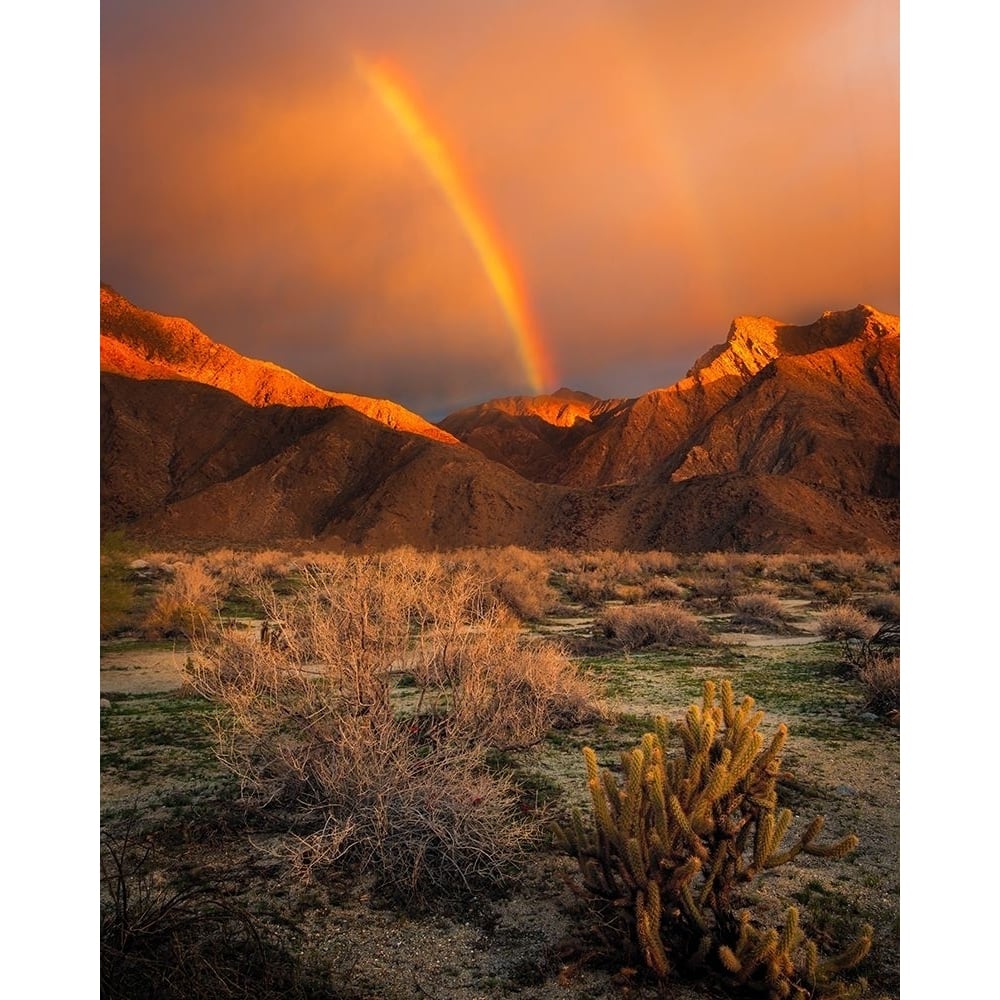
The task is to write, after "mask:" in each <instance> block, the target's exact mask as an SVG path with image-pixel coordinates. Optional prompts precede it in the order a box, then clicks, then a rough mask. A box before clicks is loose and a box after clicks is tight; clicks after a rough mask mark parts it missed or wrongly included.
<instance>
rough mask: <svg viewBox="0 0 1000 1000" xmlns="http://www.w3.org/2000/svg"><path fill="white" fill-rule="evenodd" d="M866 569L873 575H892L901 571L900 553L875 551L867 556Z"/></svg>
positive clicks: (886, 550)
mask: <svg viewBox="0 0 1000 1000" xmlns="http://www.w3.org/2000/svg"><path fill="white" fill-rule="evenodd" d="M865 569H867V570H868V571H869V572H871V573H885V574H888V573H892V571H893V570H897V569H899V553H898V552H892V551H890V550H888V549H875V550H873V551H872V552H868V553H866V555H865Z"/></svg>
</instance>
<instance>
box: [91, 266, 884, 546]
mask: <svg viewBox="0 0 1000 1000" xmlns="http://www.w3.org/2000/svg"><path fill="white" fill-rule="evenodd" d="M899 394H900V389H899V319H898V317H895V316H891V315H888V314H885V313H882V312H879V311H878V310H876V309H874V308H872V307H871V306H866V305H859V306H857V307H856V308H854V309H850V310H846V311H842V312H826V313H824V314H823V315H822V316H821V317H819V318H818V319H817V320H816V321H815V322H813V323H811V324H809V325H806V326H794V325H790V324H786V323H781V322H779V321H777V320H774V319H769V318H766V317H749V316H741V317H738V318H737V319H735V320H733V322H732V324H731V326H730V329H729V333H728V336H727V337H726V340H725V342H724V343H721V344H718V345H717V346H714V347H712V348H711V349H710V350H708V351H706V352H705V353H704V354H703V355H702V356H701V357H700V358H699V359H698V360H697V361H696V362H695V363H694V365H693V366H692V368H691V370H690V371H689V372H688V375H687V377H685V378H684V379H682V380H681V381H679V382H677V383H676V384H675V385H672V386H669V387H667V388H662V389H654V390H653V391H651V392H647V393H644V394H643V395H640V396H638V397H636V398H632V399H610V400H605V399H598V398H596V397H594V396H591V395H588V394H587V393H585V392H580V391H575V390H570V389H560V390H559V391H558V392H555V393H553V394H551V395H544V396H536V397H524V396H515V397H507V398H502V399H494V400H490V401H488V402H485V403H482V404H481V405H478V406H474V407H470V408H467V409H463V410H460V411H458V412H456V413H452V414H451V415H449V416H447V417H446V418H445V419H444V420H442V421H440V423H438V424H436V425H435V424H432V423H430V422H428V421H426V420H424V419H423V418H422V417H420V416H418V415H417V414H414V413H410V412H409V411H407V410H406V409H404V408H403V407H402V406H399V405H398V404H396V403H393V402H390V401H387V400H379V399H371V398H368V397H364V396H358V395H353V394H348V393H342V392H330V391H327V390H324V389H321V388H319V387H317V386H314V385H312V384H310V383H309V382H307V381H305V380H304V379H302V378H300V377H298V376H297V375H295V374H293V373H292V372H289V371H286V370H285V369H283V368H280V367H278V366H277V365H274V364H271V363H270V362H266V361H257V360H253V359H250V358H245V357H242V356H241V355H239V354H238V353H237V352H235V351H233V350H231V349H230V348H228V347H225V346H223V345H221V344H217V343H215V342H214V341H212V340H211V339H210V338H209V337H207V336H206V335H205V334H204V333H202V332H201V331H200V330H198V329H197V328H196V327H195V326H194V325H192V324H191V323H190V322H188V321H187V320H183V319H178V318H174V317H167V316H161V315H159V314H157V313H153V312H149V311H147V310H143V309H140V308H138V307H136V306H135V305H133V304H132V303H131V302H129V301H128V300H127V299H125V298H124V297H123V296H121V295H119V294H118V293H116V292H115V291H114V290H113V289H111V288H110V287H108V286H106V285H102V287H101V528H102V532H103V531H107V530H111V529H115V528H123V529H125V530H126V531H127V532H128V533H130V534H132V535H135V536H139V537H144V538H147V539H150V540H153V539H155V540H157V541H160V542H163V543H164V544H166V543H174V544H199V545H204V544H229V545H264V544H266V545H280V544H296V545H301V544H306V545H310V546H315V547H329V548H338V549H345V550H357V549H384V548H389V547H392V546H396V545H403V544H409V545H413V546H415V547H417V548H453V547H463V546H497V545H509V544H512V545H522V546H526V547H530V548H546V547H566V548H574V549H602V548H615V549H635V550H640V549H653V548H658V549H671V550H674V551H708V550H714V549H736V550H741V551H761V552H776V551H789V550H799V551H832V550H836V549H850V550H862V549H867V548H893V549H894V548H896V546H897V545H898V530H899Z"/></svg>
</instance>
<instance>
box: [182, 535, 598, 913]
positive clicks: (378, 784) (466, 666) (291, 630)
mask: <svg viewBox="0 0 1000 1000" xmlns="http://www.w3.org/2000/svg"><path fill="white" fill-rule="evenodd" d="M257 593H258V596H259V600H260V601H261V603H262V605H263V606H264V607H265V609H266V610H267V614H268V616H269V618H270V620H271V621H272V623H273V629H272V631H271V632H270V636H269V641H267V642H262V641H261V640H260V639H259V637H258V636H256V635H254V634H248V633H246V632H238V631H224V630H222V631H218V632H216V633H215V634H214V635H206V636H205V637H204V638H203V639H202V640H201V641H200V642H199V643H198V644H197V647H196V652H195V656H194V657H193V658H192V668H191V670H192V682H193V683H194V685H195V686H196V687H197V688H198V689H199V690H200V691H202V692H203V693H204V694H206V695H207V696H208V697H211V698H212V699H214V700H216V701H217V702H218V703H219V704H220V705H221V706H222V708H223V711H221V712H220V713H219V715H218V721H217V748H218V754H219V757H220V759H221V760H222V762H223V763H224V764H225V765H226V766H227V767H228V768H230V770H232V771H233V772H234V773H235V774H236V775H237V776H238V777H239V779H240V782H241V786H242V788H243V790H244V793H245V794H247V795H249V796H252V797H255V798H257V799H259V800H262V801H265V802H266V801H273V800H279V801H282V802H284V803H286V804H287V805H289V806H291V807H295V808H298V809H302V808H306V809H307V810H308V813H309V815H311V816H312V817H313V818H314V819H315V825H316V828H317V829H316V832H315V833H314V834H313V835H311V836H310V837H307V838H306V839H305V840H304V841H303V843H302V844H301V845H300V847H301V851H300V858H301V860H302V863H303V864H304V865H306V866H307V867H308V866H309V865H311V864H319V863H327V862H334V861H338V860H339V861H340V862H341V863H343V864H348V865H352V866H357V867H359V868H361V869H364V870H371V871H374V872H377V873H378V875H379V877H380V879H381V880H382V881H383V882H384V884H385V885H386V887H387V888H389V889H391V890H392V891H393V892H396V893H399V894H401V895H405V896H415V895H416V896H419V895H423V894H425V893H436V892H438V891H441V890H444V889H451V890H459V889H461V888H463V887H471V886H473V885H478V884H486V883H489V882H491V881H495V880H499V879H500V878H501V877H502V874H503V873H504V872H506V871H507V870H508V869H509V867H510V865H511V864H512V863H513V862H514V860H515V859H516V855H517V852H518V851H519V850H520V848H521V847H522V846H523V845H524V843H525V841H526V838H527V837H528V836H529V833H528V830H527V828H526V827H524V825H523V824H522V823H520V821H519V820H518V818H517V817H516V815H515V813H514V811H513V810H514V800H513V796H512V793H511V789H510V787H509V785H508V784H507V783H506V782H504V781H503V780H500V779H497V778H496V777H495V776H491V775H489V774H488V773H487V772H486V771H485V769H484V768H483V766H482V755H483V753H485V752H486V751H487V750H488V749H490V748H491V747H500V746H502V747H507V748H509V747H513V746H523V745H526V744H528V743H531V742H535V741H537V740H538V739H540V738H541V737H542V736H543V735H544V733H545V732H546V731H547V730H548V728H550V727H551V726H553V725H561V724H575V723H576V722H578V721H583V720H584V719H588V718H594V717H596V715H598V714H600V707H599V706H598V705H597V703H596V701H595V699H594V688H593V685H592V684H591V683H590V682H589V680H588V679H587V678H585V677H582V676H581V675H580V674H579V673H578V671H577V670H576V668H575V666H574V664H573V663H572V662H571V661H570V660H569V659H568V658H567V657H566V656H565V655H564V654H563V653H562V652H561V651H560V650H558V649H556V648H554V647H552V646H550V645H546V644H541V643H525V642H524V641H522V639H521V638H520V637H519V635H518V633H517V631H516V630H515V629H513V628H511V627H510V618H509V615H507V614H506V613H505V612H503V611H502V610H501V609H497V608H496V607H495V606H492V605H491V600H490V595H489V594H488V593H486V591H485V588H484V585H483V582H482V580H480V579H479V578H478V576H477V575H476V574H475V573H474V572H472V571H471V570H469V569H464V570H462V569H456V568H455V567H454V566H452V565H448V564H447V562H446V561H444V560H442V559H440V558H438V557H428V558H419V559H418V558H415V557H414V555H413V554H412V553H409V552H405V551H404V552H395V553H389V554H387V555H384V556H378V557H375V556H370V557H357V558H349V559H345V560H343V562H342V563H341V564H340V565H339V566H338V567H337V568H335V569H326V570H324V571H322V572H320V571H318V570H315V569H313V570H309V571H306V572H305V573H304V578H303V585H302V586H301V587H300V588H299V589H297V590H296V591H295V593H293V594H292V595H289V596H285V597H282V596H280V595H277V594H275V592H274V590H273V588H270V587H269V585H268V583H267V581H263V580H259V579H258V581H257ZM401 673H406V674H408V675H409V676H411V677H413V678H414V679H416V680H417V682H418V684H419V686H420V691H419V700H418V702H417V708H416V714H409V715H398V714H397V713H396V710H395V705H394V702H393V692H392V687H393V682H394V678H395V677H396V676H398V675H399V674H401Z"/></svg>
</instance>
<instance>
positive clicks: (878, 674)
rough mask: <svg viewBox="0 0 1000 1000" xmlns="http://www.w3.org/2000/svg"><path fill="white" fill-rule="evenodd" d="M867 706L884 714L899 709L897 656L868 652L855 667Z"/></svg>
mask: <svg viewBox="0 0 1000 1000" xmlns="http://www.w3.org/2000/svg"><path fill="white" fill-rule="evenodd" d="M857 677H858V680H859V681H860V682H861V684H862V686H863V687H864V689H865V694H866V696H867V699H868V702H867V704H868V707H869V708H870V709H871V710H872V711H873V712H878V713H879V714H880V715H886V714H889V713H890V712H892V711H894V710H897V711H898V709H899V656H893V655H891V654H888V653H869V654H868V655H867V656H866V657H865V659H864V662H863V663H862V664H861V666H860V667H858V669H857Z"/></svg>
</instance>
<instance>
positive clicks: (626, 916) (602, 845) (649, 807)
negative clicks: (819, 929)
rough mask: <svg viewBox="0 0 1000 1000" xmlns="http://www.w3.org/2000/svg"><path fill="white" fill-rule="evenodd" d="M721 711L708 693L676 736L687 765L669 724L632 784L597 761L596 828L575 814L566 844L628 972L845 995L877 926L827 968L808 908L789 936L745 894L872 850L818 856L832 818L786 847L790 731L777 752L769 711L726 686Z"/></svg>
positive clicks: (792, 916)
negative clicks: (839, 976)
mask: <svg viewBox="0 0 1000 1000" xmlns="http://www.w3.org/2000/svg"><path fill="white" fill-rule="evenodd" d="M718 700H719V703H718V704H716V688H715V685H714V684H713V683H712V682H711V681H706V682H705V688H704V696H703V699H702V703H701V704H700V705H699V704H693V705H691V706H690V707H689V708H688V711H687V714H686V716H685V718H684V719H683V720H682V721H681V722H680V723H678V724H677V725H676V726H675V727H674V728H675V732H676V734H677V735H678V737H679V738H680V742H681V744H682V746H683V753H681V754H679V755H677V756H672V757H667V754H666V749H667V746H668V743H669V737H670V726H669V724H668V722H667V720H666V719H664V718H662V717H661V718H658V719H656V722H655V732H650V733H647V734H646V735H645V736H643V738H642V741H641V743H640V744H639V746H638V747H636V748H634V749H632V750H630V751H628V752H627V753H623V754H622V772H623V773H622V778H621V783H619V781H618V780H617V779H616V778H615V777H614V775H612V774H611V773H610V772H609V771H606V770H601V769H600V768H599V766H598V762H597V755H596V754H595V753H594V751H593V750H592V749H591V748H590V747H586V748H584V751H583V753H584V759H585V761H586V766H587V784H588V786H589V789H590V795H591V802H592V816H591V821H590V823H589V824H585V823H584V820H583V818H582V816H581V815H580V813H579V811H575V812H574V814H573V817H572V820H571V822H570V824H569V826H568V827H566V828H562V827H558V828H557V830H556V834H557V839H558V840H559V841H560V842H561V843H562V845H563V846H564V847H565V848H566V849H567V850H568V851H569V852H570V853H571V854H573V855H574V856H575V857H576V858H577V860H578V862H579V865H580V871H581V874H582V879H583V887H584V890H585V891H586V892H587V893H588V894H589V895H590V896H591V897H592V898H593V899H594V900H595V901H596V902H597V904H598V906H599V907H600V908H601V909H602V910H603V911H604V925H605V927H607V928H610V933H611V936H612V937H613V938H615V939H616V940H615V942H614V943H615V944H616V945H618V946H621V945H624V946H625V949H626V952H627V954H626V959H627V960H630V961H632V960H634V959H635V958H636V957H638V956H641V958H642V960H643V961H644V962H645V964H646V965H647V966H648V967H649V968H650V969H651V970H652V972H653V973H654V975H655V976H656V977H657V978H658V979H660V980H666V979H668V978H669V977H670V976H671V975H672V974H673V973H674V972H675V971H676V970H677V969H678V967H681V966H683V967H688V968H690V967H692V966H693V967H698V966H702V965H705V964H706V963H708V964H711V965H714V966H715V967H716V968H718V969H720V970H724V971H725V973H726V974H728V976H729V977H730V978H732V979H734V980H736V981H738V982H740V983H749V984H754V985H762V986H764V987H765V988H766V989H767V992H768V995H769V996H771V997H776V998H785V997H789V996H793V995H794V996H798V995H802V996H804V995H806V992H808V991H812V993H813V994H816V993H820V994H821V993H822V990H823V988H824V987H827V986H829V987H830V989H829V990H828V993H833V992H835V991H836V990H837V989H839V987H834V986H833V984H832V977H833V976H834V975H836V973H838V972H840V971H842V970H843V969H846V968H850V967H851V966H853V965H856V964H857V963H858V962H860V961H861V960H862V959H863V958H864V956H865V955H866V954H867V953H868V950H869V948H870V947H871V936H872V930H871V928H870V927H867V926H866V927H865V928H864V929H863V931H862V933H861V935H860V937H859V939H858V941H857V942H855V944H854V945H852V946H851V948H849V949H848V951H847V952H845V954H844V955H842V956H840V958H838V959H836V960H830V961H827V962H825V963H824V962H821V961H820V960H819V955H818V951H817V949H816V946H815V944H814V943H813V942H811V941H809V940H808V939H807V938H806V936H805V934H804V933H803V932H802V931H801V930H800V929H799V926H798V912H797V911H796V910H795V909H794V907H793V908H792V909H790V910H789V911H788V914H787V916H786V922H785V927H784V929H783V930H781V931H779V930H776V929H774V928H759V927H756V926H755V925H754V924H752V923H751V922H750V918H749V915H747V914H737V913H736V912H735V910H734V908H733V907H734V901H733V894H734V890H735V889H736V888H737V886H738V885H739V884H740V883H744V882H747V881H749V880H751V879H753V878H754V877H755V876H757V875H758V874H760V873H761V872H764V871H766V870H767V869H770V868H774V867H776V866H777V865H781V864H785V863H786V862H788V861H791V860H792V859H793V858H794V857H796V855H798V854H799V853H800V852H805V853H807V854H814V855H819V856H822V857H828V858H841V857H843V856H844V855H846V854H848V853H849V852H850V851H852V850H853V849H854V848H855V847H856V846H857V843H858V839H857V837H855V836H854V835H853V834H850V835H848V836H846V837H844V838H843V839H841V840H839V841H837V842H835V843H831V844H825V845H821V844H817V843H816V838H817V837H818V835H819V833H820V831H821V830H822V827H823V822H824V821H823V817H822V816H819V817H817V818H816V819H814V820H813V821H812V822H811V823H810V824H809V825H808V826H807V827H806V828H805V829H804V830H803V831H802V833H801V834H800V835H799V836H798V837H796V838H795V839H794V840H792V841H791V843H789V844H787V845H785V844H784V841H785V839H786V836H787V834H788V831H789V828H790V826H791V822H792V814H791V811H790V810H788V809H779V808H778V797H777V782H778V778H779V776H780V774H781V754H782V750H783V748H784V745H785V741H786V739H787V737H788V730H787V728H786V727H785V726H784V725H781V726H779V727H778V730H777V732H776V733H775V734H774V736H773V738H772V739H771V741H770V742H769V743H768V744H767V746H765V741H764V737H763V736H762V735H761V734H760V733H759V732H758V726H759V725H760V722H761V720H762V719H763V712H760V711H757V710H756V709H755V707H754V700H753V699H752V698H750V697H747V698H744V700H743V702H742V704H741V705H739V707H737V706H736V705H735V704H734V701H733V689H732V685H731V684H730V683H729V682H728V681H724V682H723V683H722V686H721V697H720V698H719V699H718Z"/></svg>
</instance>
